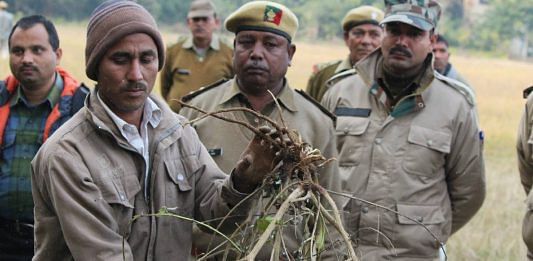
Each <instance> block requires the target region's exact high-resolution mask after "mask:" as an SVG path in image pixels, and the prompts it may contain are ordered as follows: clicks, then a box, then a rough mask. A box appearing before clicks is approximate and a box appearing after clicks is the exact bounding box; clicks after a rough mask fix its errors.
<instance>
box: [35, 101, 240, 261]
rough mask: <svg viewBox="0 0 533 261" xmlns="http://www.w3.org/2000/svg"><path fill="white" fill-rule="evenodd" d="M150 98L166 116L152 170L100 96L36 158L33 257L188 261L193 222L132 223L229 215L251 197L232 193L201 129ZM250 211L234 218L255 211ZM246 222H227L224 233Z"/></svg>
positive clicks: (152, 130) (152, 135) (154, 137)
mask: <svg viewBox="0 0 533 261" xmlns="http://www.w3.org/2000/svg"><path fill="white" fill-rule="evenodd" d="M152 99H154V101H155V102H156V103H157V106H158V107H159V108H161V110H162V115H161V121H160V122H159V124H158V125H157V127H152V126H151V125H149V126H148V133H147V135H148V137H149V142H150V146H149V148H150V151H149V155H150V165H149V166H147V165H146V163H145V161H144V159H143V156H142V155H141V154H140V153H139V152H137V150H136V149H135V148H134V147H133V146H131V145H130V144H129V143H128V141H127V140H126V139H125V138H124V137H123V136H122V135H121V134H120V130H119V129H118V128H117V127H116V124H115V123H114V122H113V120H112V119H111V117H110V116H109V115H108V114H107V113H106V112H105V109H104V108H103V106H102V104H101V102H100V101H99V100H98V99H97V98H96V94H95V92H93V93H91V94H90V96H89V97H88V98H87V99H86V106H85V107H83V108H82V109H81V110H80V111H79V113H77V114H76V115H74V117H72V118H71V119H70V120H69V121H68V122H66V123H65V124H64V125H62V127H61V128H60V129H58V130H57V131H56V132H55V133H54V135H52V136H51V137H50V139H48V140H47V141H46V143H45V144H44V145H43V146H42V147H41V150H39V152H38V153H37V155H36V156H35V158H34V160H33V161H32V194H33V200H34V202H35V209H34V212H35V256H34V258H33V260H117V261H118V260H168V259H173V260H183V261H186V260H189V253H190V251H191V242H192V224H191V222H189V221H184V220H180V219H177V218H173V217H155V216H145V217H141V218H138V219H136V220H135V221H133V218H134V216H136V215H140V214H151V213H153V214H155V213H157V212H158V211H159V210H160V209H161V208H163V207H166V208H167V209H168V211H169V212H170V213H172V214H176V215H180V216H183V217H187V218H194V219H196V220H209V219H212V218H215V217H223V216H225V215H226V214H227V213H228V211H229V207H230V206H235V205H236V204H237V203H239V202H240V201H241V200H242V199H243V198H244V197H245V196H246V195H244V194H241V193H239V192H237V191H236V190H235V189H233V184H232V183H231V177H228V176H227V175H225V174H224V173H223V172H222V171H221V170H220V169H219V168H218V167H217V166H216V164H215V163H214V162H213V160H212V159H211V157H210V156H209V154H208V153H207V150H206V149H205V147H204V146H203V145H202V144H201V142H200V140H199V139H198V136H197V135H196V132H195V131H194V129H192V128H191V127H190V126H185V127H183V125H184V124H183V121H184V119H183V117H181V116H178V115H177V114H175V113H173V112H172V111H171V110H170V109H169V108H168V106H166V104H165V102H164V101H162V100H158V99H156V98H154V97H152ZM146 169H148V170H149V172H148V174H146V172H145V170H146ZM245 205H247V207H249V204H248V203H245ZM242 207H243V211H240V210H239V209H237V211H236V212H234V213H240V214H237V215H244V214H245V213H247V210H245V208H246V206H244V205H243V206H242ZM239 221H240V220H228V223H224V224H226V226H223V230H224V229H226V228H227V229H231V228H234V226H232V225H231V224H234V223H235V222H239ZM212 225H214V224H212ZM215 226H216V225H215ZM123 240H125V241H124V242H123Z"/></svg>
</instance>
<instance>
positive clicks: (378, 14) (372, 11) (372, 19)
mask: <svg viewBox="0 0 533 261" xmlns="http://www.w3.org/2000/svg"><path fill="white" fill-rule="evenodd" d="M383 16H384V13H383V11H381V10H380V9H378V8H375V7H373V6H369V5H363V6H360V7H357V8H354V9H352V10H350V11H348V13H347V14H346V16H344V19H342V29H343V30H344V31H348V30H350V29H352V27H354V26H358V25H361V24H375V25H379V22H381V20H383Z"/></svg>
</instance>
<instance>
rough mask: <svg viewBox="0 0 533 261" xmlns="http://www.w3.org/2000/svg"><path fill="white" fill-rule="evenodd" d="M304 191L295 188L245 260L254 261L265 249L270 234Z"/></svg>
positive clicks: (300, 188) (299, 187)
mask: <svg viewBox="0 0 533 261" xmlns="http://www.w3.org/2000/svg"><path fill="white" fill-rule="evenodd" d="M303 192H304V190H303V188H302V187H301V186H298V187H297V188H295V189H294V190H293V191H292V192H291V194H290V195H289V196H288V197H287V199H285V201H284V202H283V203H282V204H281V206H280V207H279V209H278V212H277V213H276V215H275V216H274V218H272V220H271V221H270V224H268V226H267V228H266V229H265V232H263V234H261V237H259V240H258V241H257V243H256V244H255V245H254V248H253V249H252V250H251V251H250V253H249V254H248V255H247V256H246V257H245V258H244V260H246V261H254V260H255V257H256V256H257V254H258V253H259V251H260V250H261V248H263V245H264V244H265V243H266V242H267V241H268V238H269V237H270V234H272V231H274V229H275V228H276V226H277V224H278V223H279V222H280V220H281V219H282V218H283V216H284V215H285V212H287V210H288V209H289V206H290V204H291V203H292V202H293V200H295V199H297V198H299V197H300V196H301V195H302V194H303Z"/></svg>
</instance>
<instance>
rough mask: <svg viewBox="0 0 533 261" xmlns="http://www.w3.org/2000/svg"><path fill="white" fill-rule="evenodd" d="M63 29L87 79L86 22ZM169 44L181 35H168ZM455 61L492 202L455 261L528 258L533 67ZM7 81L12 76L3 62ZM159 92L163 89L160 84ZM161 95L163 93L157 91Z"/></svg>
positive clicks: (325, 47) (305, 57) (317, 47)
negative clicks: (472, 97) (468, 88)
mask: <svg viewBox="0 0 533 261" xmlns="http://www.w3.org/2000/svg"><path fill="white" fill-rule="evenodd" d="M58 30H59V32H60V35H61V40H62V47H63V50H64V55H63V59H62V61H61V64H62V66H64V67H65V68H66V69H67V70H69V71H70V72H71V73H72V74H73V75H74V76H76V77H77V78H78V79H80V80H82V81H84V82H86V83H89V85H91V86H93V85H94V83H93V82H92V81H90V80H88V79H87V78H86V77H85V73H84V63H85V62H84V59H85V58H84V45H85V24H80V25H72V24H70V25H63V26H59V27H58ZM164 36H165V40H166V42H167V43H170V42H172V41H173V40H174V39H176V34H175V33H169V32H165V33H164ZM296 44H297V52H296V55H295V58H294V60H293V64H292V67H291V68H290V69H289V72H288V78H289V81H290V84H291V86H292V87H294V88H305V85H306V83H307V78H308V76H309V74H310V73H311V68H312V65H313V64H314V63H318V62H325V61H329V60H332V59H341V58H344V56H345V55H346V54H347V50H346V48H345V47H344V46H343V45H342V43H333V44H329V43H320V44H317V43H301V42H297V43H296ZM452 61H453V63H454V65H456V66H457V67H458V69H459V71H460V72H462V73H463V75H464V76H465V77H466V78H467V79H468V80H469V81H470V83H471V84H472V85H473V86H474V88H475V90H476V93H477V97H478V110H479V115H480V121H481V126H482V127H483V129H484V131H485V134H486V139H485V163H486V170H487V171H486V172H487V187H488V192H487V198H486V200H485V204H484V205H483V207H482V209H481V211H480V212H479V213H478V214H477V215H476V216H475V217H474V219H473V220H472V221H471V222H470V223H468V225H467V226H466V227H464V228H463V229H461V230H460V231H459V232H458V233H457V234H455V235H453V236H452V238H451V239H450V241H449V242H448V252H449V253H448V254H449V260H454V261H455V260H524V256H525V247H524V245H523V243H522V240H521V232H520V228H521V218H522V215H523V212H524V209H525V204H524V200H525V193H524V191H523V189H522V188H521V185H520V180H519V177H518V172H517V167H516V159H515V139H516V130H517V126H518V121H519V119H520V115H521V112H522V108H523V104H524V100H523V99H522V98H521V96H522V89H524V88H525V87H527V86H529V85H532V84H533V80H532V75H531V73H532V72H533V64H526V63H521V62H514V61H507V60H500V59H487V58H477V57H469V56H467V55H458V54H456V55H454V56H452ZM0 73H1V74H2V76H1V77H4V76H5V75H7V74H8V73H9V67H8V65H7V61H5V60H4V61H0ZM156 88H157V86H156ZM155 92H156V93H159V91H158V90H155Z"/></svg>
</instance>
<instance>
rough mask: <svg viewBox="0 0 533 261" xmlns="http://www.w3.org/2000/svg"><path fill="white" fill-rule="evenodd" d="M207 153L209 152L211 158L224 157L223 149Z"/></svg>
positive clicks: (210, 150) (211, 150)
mask: <svg viewBox="0 0 533 261" xmlns="http://www.w3.org/2000/svg"><path fill="white" fill-rule="evenodd" d="M207 152H209V155H211V157H215V156H222V148H217V149H208V150H207Z"/></svg>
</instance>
